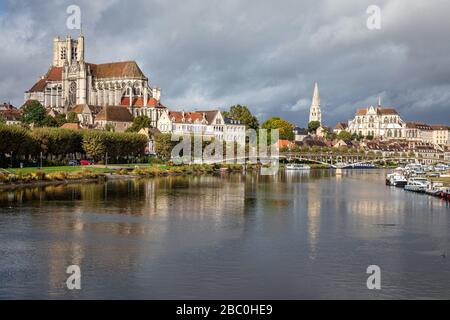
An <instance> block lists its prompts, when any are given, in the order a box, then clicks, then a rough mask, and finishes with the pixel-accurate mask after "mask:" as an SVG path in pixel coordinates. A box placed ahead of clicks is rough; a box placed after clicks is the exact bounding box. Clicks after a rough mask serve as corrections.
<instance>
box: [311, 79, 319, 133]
mask: <svg viewBox="0 0 450 320" xmlns="http://www.w3.org/2000/svg"><path fill="white" fill-rule="evenodd" d="M312 121H319V122H320V124H322V113H321V111H320V95H319V85H318V84H317V81H316V82H314V93H313V98H312V102H311V108H310V110H309V122H312Z"/></svg>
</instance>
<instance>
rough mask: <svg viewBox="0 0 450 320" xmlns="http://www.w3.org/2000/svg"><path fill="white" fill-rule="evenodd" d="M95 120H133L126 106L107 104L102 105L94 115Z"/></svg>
mask: <svg viewBox="0 0 450 320" xmlns="http://www.w3.org/2000/svg"><path fill="white" fill-rule="evenodd" d="M95 120H102V121H116V122H133V116H132V115H131V113H130V111H128V109H127V108H126V107H121V106H114V107H113V106H109V107H103V108H102V110H101V111H100V112H99V113H98V115H97V116H96V117H95Z"/></svg>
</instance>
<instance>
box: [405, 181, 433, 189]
mask: <svg viewBox="0 0 450 320" xmlns="http://www.w3.org/2000/svg"><path fill="white" fill-rule="evenodd" d="M429 183H430V182H429V181H428V180H427V179H426V178H410V179H408V183H407V184H406V186H405V190H408V191H414V192H425V191H426V190H427V189H428V186H429Z"/></svg>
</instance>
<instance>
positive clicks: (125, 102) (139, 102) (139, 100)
mask: <svg viewBox="0 0 450 320" xmlns="http://www.w3.org/2000/svg"><path fill="white" fill-rule="evenodd" d="M158 104H159V103H158V100H156V99H155V98H149V99H148V101H147V106H149V107H156V106H157V105H158ZM120 105H121V106H129V105H130V98H129V97H124V98H122V101H120ZM132 106H133V107H143V106H144V98H143V97H136V98H133V103H132Z"/></svg>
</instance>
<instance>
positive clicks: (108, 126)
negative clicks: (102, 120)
mask: <svg viewBox="0 0 450 320" xmlns="http://www.w3.org/2000/svg"><path fill="white" fill-rule="evenodd" d="M105 131H108V132H114V131H116V127H114V125H113V124H112V123H109V122H108V123H107V124H106V125H105Z"/></svg>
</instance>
